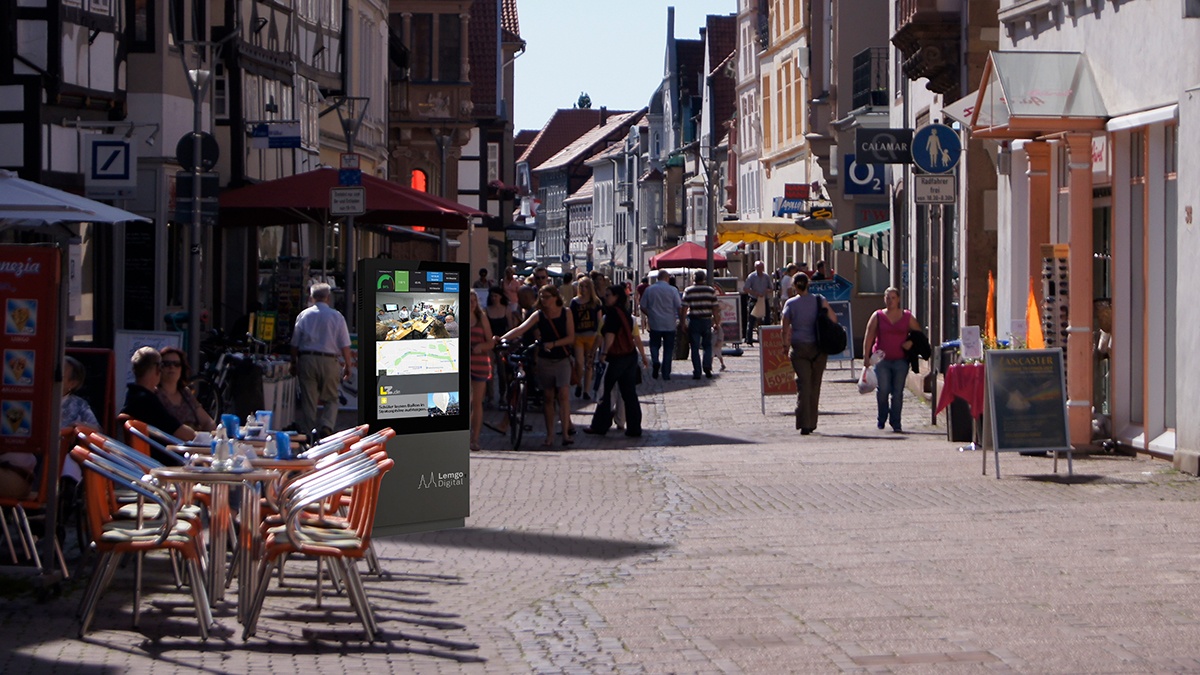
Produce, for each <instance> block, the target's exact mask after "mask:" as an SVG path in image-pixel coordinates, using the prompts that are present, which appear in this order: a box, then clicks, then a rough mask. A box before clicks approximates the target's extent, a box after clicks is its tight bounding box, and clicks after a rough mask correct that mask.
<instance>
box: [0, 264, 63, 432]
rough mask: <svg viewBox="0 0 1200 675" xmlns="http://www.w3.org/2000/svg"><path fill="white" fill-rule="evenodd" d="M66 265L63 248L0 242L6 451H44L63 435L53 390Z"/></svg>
mask: <svg viewBox="0 0 1200 675" xmlns="http://www.w3.org/2000/svg"><path fill="white" fill-rule="evenodd" d="M60 267H61V261H60V258H59V252H58V249H55V248H51V247H32V246H0V290H3V294H2V297H3V301H2V302H3V305H0V306H2V307H3V311H4V331H3V333H0V351H3V356H4V374H3V379H2V381H0V452H27V453H36V454H39V455H40V454H42V453H43V452H44V451H45V449H46V448H47V447H49V445H48V444H49V443H51V442H52V441H51V439H52V438H55V437H57V430H56V429H54V428H53V426H54V423H53V420H52V419H51V417H52V412H53V411H52V408H51V404H52V403H53V404H54V405H57V401H55V400H54V395H53V388H54V371H55V368H56V367H57V360H58V354H56V353H55V348H56V347H57V345H58V341H57V335H56V331H57V327H58V289H59V284H60V283H61V282H62V278H61V270H60Z"/></svg>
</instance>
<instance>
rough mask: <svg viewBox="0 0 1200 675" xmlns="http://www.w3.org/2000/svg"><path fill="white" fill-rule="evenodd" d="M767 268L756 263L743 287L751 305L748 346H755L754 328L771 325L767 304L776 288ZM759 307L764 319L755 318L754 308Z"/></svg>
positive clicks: (748, 322)
mask: <svg viewBox="0 0 1200 675" xmlns="http://www.w3.org/2000/svg"><path fill="white" fill-rule="evenodd" d="M765 269H766V266H765V265H764V264H763V261H761V260H759V261H757V262H755V263H754V271H753V272H751V273H750V275H749V276H747V277H746V283H745V284H744V285H743V286H742V292H743V293H745V294H746V295H747V296H749V298H750V305H749V306H748V307H747V310H748V311H747V312H746V344H748V345H752V344H754V336H753V332H754V328H755V326H758V325H763V324H769V323H770V322H771V315H770V310H769V308H768V307H767V303H768V302H769V301H770V296H771V291H772V290H773V289H774V288H775V284H774V282H773V281H772V279H771V275H769V274H767V273H766V272H765V271H764V270H765ZM756 304H757V305H759V306H760V307H761V309H760V310H759V311H760V312H762V318H761V319H760V318H757V317H755V316H754V306H755V305H756Z"/></svg>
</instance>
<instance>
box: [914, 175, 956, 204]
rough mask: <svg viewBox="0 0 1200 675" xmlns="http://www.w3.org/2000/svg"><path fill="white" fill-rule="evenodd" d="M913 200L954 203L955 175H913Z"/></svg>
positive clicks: (918, 201)
mask: <svg viewBox="0 0 1200 675" xmlns="http://www.w3.org/2000/svg"><path fill="white" fill-rule="evenodd" d="M913 178H914V179H915V181H914V182H913V201H914V202H916V203H917V204H953V203H954V200H955V186H954V176H920V175H918V176H913Z"/></svg>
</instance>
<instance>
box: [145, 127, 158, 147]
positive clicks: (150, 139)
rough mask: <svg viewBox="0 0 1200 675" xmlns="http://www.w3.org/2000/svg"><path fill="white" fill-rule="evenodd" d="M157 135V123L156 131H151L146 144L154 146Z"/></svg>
mask: <svg viewBox="0 0 1200 675" xmlns="http://www.w3.org/2000/svg"><path fill="white" fill-rule="evenodd" d="M157 136H158V125H157V124H155V125H154V131H151V132H150V135H149V136H147V137H146V145H149V146H150V147H154V139H155V137H157Z"/></svg>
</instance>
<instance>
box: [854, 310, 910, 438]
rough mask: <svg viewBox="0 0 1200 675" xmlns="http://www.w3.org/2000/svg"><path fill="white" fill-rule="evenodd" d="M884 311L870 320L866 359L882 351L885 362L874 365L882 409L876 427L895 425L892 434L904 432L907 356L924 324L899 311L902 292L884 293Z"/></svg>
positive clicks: (878, 399)
mask: <svg viewBox="0 0 1200 675" xmlns="http://www.w3.org/2000/svg"><path fill="white" fill-rule="evenodd" d="M883 303H884V308H883V309H880V310H877V311H876V312H875V313H874V314H872V315H871V319H870V320H869V321H867V334H866V335H865V336H864V337H863V359H864V360H866V359H870V358H871V355H872V354H874V353H875V352H876V351H882V352H883V360H882V361H880V362H878V363H876V364H875V375H876V376H877V377H878V379H879V387H878V388H877V389H876V390H875V401H876V403H877V404H878V406H879V414H878V418H877V419H876V426H877V427H878V428H880V429H882V428H883V425H884V424H885V423H890V424H891V425H892V431H895V432H896V433H902V432H903V431H904V429H903V427H901V425H900V413H901V412H902V410H903V408H904V384H905V382H906V381H907V380H908V367H909V364H908V355H907V354H905V352H906V351H907V350H908V349H910V348H911V347H912V342H911V341H910V340H909V339H908V332H909V331H910V330H915V331H918V332H919V331H920V330H921V324H920V323H918V322H917V319H916V317H914V316H913V314H912V312H910V311H908V310H907V309H901V308H900V290H899V289H897V288H889V289H887V290H886V291H884V293H883Z"/></svg>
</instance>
